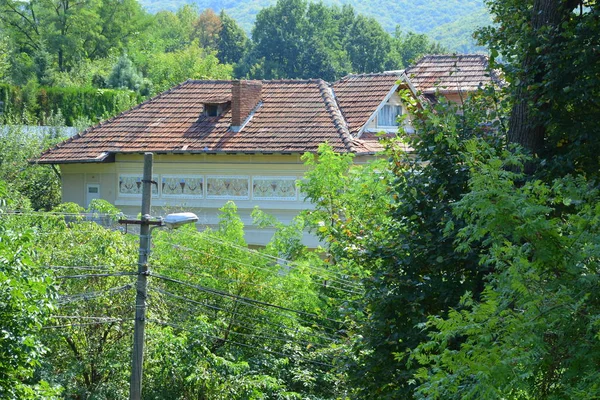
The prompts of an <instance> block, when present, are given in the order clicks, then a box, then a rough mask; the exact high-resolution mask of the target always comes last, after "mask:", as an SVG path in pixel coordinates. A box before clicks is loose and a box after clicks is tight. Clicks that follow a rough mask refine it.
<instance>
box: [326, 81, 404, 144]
mask: <svg viewBox="0 0 600 400" xmlns="http://www.w3.org/2000/svg"><path fill="white" fill-rule="evenodd" d="M401 74H402V73H401V72H390V73H381V74H360V75H348V76H346V77H344V78H342V79H340V80H339V81H337V82H335V83H334V84H333V90H334V92H335V95H336V97H337V101H338V104H339V107H340V110H341V112H342V114H343V116H344V117H345V119H346V121H347V124H348V130H349V131H350V133H351V134H352V135H356V134H357V133H358V131H359V130H360V128H362V127H363V125H365V124H366V123H367V122H368V120H369V117H371V116H372V115H373V113H374V112H375V110H377V107H378V106H379V105H380V104H381V102H382V101H383V99H385V97H386V96H387V95H388V93H389V92H390V91H391V90H392V88H393V87H394V85H395V84H396V82H397V81H398V80H399V79H400V76H401Z"/></svg>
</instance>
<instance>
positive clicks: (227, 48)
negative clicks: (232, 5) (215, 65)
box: [217, 11, 249, 64]
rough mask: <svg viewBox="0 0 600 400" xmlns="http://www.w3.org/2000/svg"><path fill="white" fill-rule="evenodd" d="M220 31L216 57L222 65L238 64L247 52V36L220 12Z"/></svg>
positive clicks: (233, 21)
mask: <svg viewBox="0 0 600 400" xmlns="http://www.w3.org/2000/svg"><path fill="white" fill-rule="evenodd" d="M219 19H220V20H221V31H220V32H219V40H218V42H217V57H218V58H219V60H220V61H221V62H222V63H224V64H233V63H237V62H239V61H240V60H241V59H242V58H243V57H244V54H245V53H246V51H247V50H248V44H249V43H248V36H247V35H246V32H244V31H243V30H242V28H240V26H239V25H238V24H237V22H235V20H234V19H233V18H231V17H230V16H229V15H227V14H226V13H225V11H221V13H220V14H219Z"/></svg>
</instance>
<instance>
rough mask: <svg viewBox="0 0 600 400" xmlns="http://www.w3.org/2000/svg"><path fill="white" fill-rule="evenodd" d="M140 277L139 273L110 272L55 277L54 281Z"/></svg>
mask: <svg viewBox="0 0 600 400" xmlns="http://www.w3.org/2000/svg"><path fill="white" fill-rule="evenodd" d="M132 275H138V272H127V271H122V272H110V273H105V274H81V275H59V276H55V277H54V279H88V278H108V277H111V276H132Z"/></svg>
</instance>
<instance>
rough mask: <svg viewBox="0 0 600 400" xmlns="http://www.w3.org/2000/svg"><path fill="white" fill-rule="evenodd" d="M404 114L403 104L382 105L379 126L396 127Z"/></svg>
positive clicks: (378, 120) (378, 118)
mask: <svg viewBox="0 0 600 400" xmlns="http://www.w3.org/2000/svg"><path fill="white" fill-rule="evenodd" d="M400 115H402V106H400V105H393V104H386V105H385V106H383V107H381V110H379V114H378V115H377V126H380V127H395V126H398V125H399V124H398V117H399V116H400Z"/></svg>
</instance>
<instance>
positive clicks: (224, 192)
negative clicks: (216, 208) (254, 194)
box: [206, 176, 250, 200]
mask: <svg viewBox="0 0 600 400" xmlns="http://www.w3.org/2000/svg"><path fill="white" fill-rule="evenodd" d="M249 181H250V179H249V177H247V176H207V177H206V198H207V199H239V200H248V199H250V190H249V188H250V184H249Z"/></svg>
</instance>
